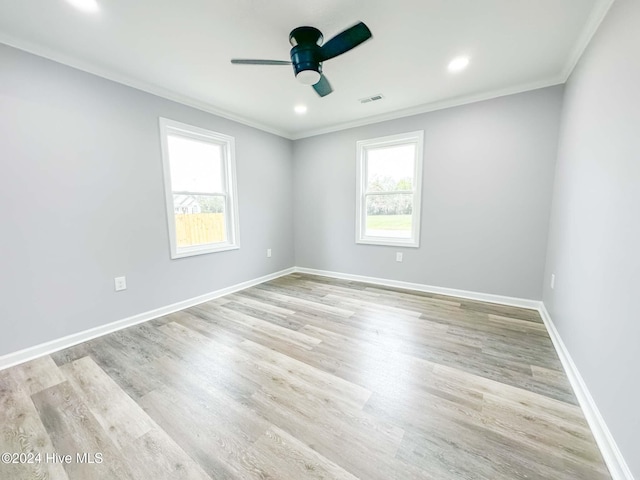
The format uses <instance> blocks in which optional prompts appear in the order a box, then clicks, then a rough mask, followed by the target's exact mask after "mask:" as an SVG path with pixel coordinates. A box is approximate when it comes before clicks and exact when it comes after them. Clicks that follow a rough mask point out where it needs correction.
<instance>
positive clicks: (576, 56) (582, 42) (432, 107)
mask: <svg viewBox="0 0 640 480" xmlns="http://www.w3.org/2000/svg"><path fill="white" fill-rule="evenodd" d="M614 1H615V0H603V1H602V2H599V3H598V4H597V5H596V6H595V7H594V9H593V11H592V12H591V15H590V16H589V19H588V21H587V24H586V26H585V27H584V29H583V31H582V33H581V35H580V37H579V39H578V41H577V42H576V45H575V46H574V48H573V51H572V53H571V54H570V56H569V59H568V61H567V63H566V64H565V66H564V68H563V69H562V71H561V72H560V73H559V75H557V76H553V77H550V78H547V79H544V80H540V81H536V82H532V83H525V84H521V85H516V86H513V87H508V88H503V89H497V90H493V91H489V92H483V93H479V94H473V95H466V96H460V97H455V98H450V99H446V100H443V101H439V102H431V103H425V104H421V105H417V106H414V107H409V108H404V109H400V110H394V111H391V112H387V113H382V114H379V115H374V116H370V117H365V118H361V119H357V120H353V121H348V122H343V123H338V124H335V125H330V126H327V127H321V128H315V129H309V130H302V131H300V132H289V131H285V130H280V129H277V128H274V127H272V126H270V125H267V124H264V123H260V122H256V121H255V120H252V119H250V118H246V117H243V116H241V115H237V114H235V113H232V112H229V111H227V110H224V109H221V108H218V107H216V106H215V105H212V104H210V103H208V102H203V101H200V100H197V99H195V98H192V97H189V96H187V95H182V94H179V93H177V92H174V91H171V90H168V89H165V88H162V87H159V86H158V85H154V84H151V83H147V82H142V81H139V80H136V79H134V78H132V77H130V76H127V75H123V74H120V73H117V72H114V71H112V70H110V69H106V68H104V67H99V66H97V65H93V64H90V63H87V62H82V61H79V60H77V59H74V58H72V57H69V56H66V55H61V54H59V53H57V52H54V51H53V50H51V49H48V48H46V47H43V46H41V45H35V44H33V43H30V42H26V41H23V40H19V39H17V38H14V37H12V36H9V35H6V34H2V33H0V43H4V44H6V45H9V46H11V47H14V48H17V49H20V50H24V51H26V52H29V53H31V54H34V55H37V56H39V57H43V58H47V59H49V60H52V61H54V62H58V63H61V64H64V65H67V66H70V67H72V68H75V69H77V70H81V71H84V72H87V73H90V74H93V75H97V76H99V77H102V78H105V79H107V80H111V81H114V82H117V83H120V84H123V85H126V86H129V87H132V88H135V89H137V90H141V91H143V92H146V93H150V94H152V95H156V96H158V97H161V98H165V99H167V100H171V101H174V102H177V103H180V104H182V105H186V106H189V107H193V108H196V109H198V110H202V111H204V112H207V113H211V114H213V115H217V116H219V117H222V118H226V119H227V120H232V121H234V122H237V123H239V124H242V125H246V126H248V127H252V128H256V129H258V130H262V131H264V132H267V133H271V134H273V135H277V136H279V137H283V138H286V139H288V140H300V139H303V138H308V137H314V136H318V135H324V134H327V133H333V132H338V131H341V130H347V129H350V128H357V127H363V126H366V125H372V124H375V123H381V122H386V121H389V120H396V119H399V118H404V117H409V116H413V115H420V114H423V113H429V112H434V111H437V110H444V109H446V108H451V107H459V106H462V105H467V104H470V103H476V102H482V101H485V100H491V99H494V98H499V97H504V96H508V95H514V94H517V93H523V92H527V91H531V90H537V89H540V88H545V87H551V86H554V85H559V84H564V83H566V81H567V80H568V78H569V76H570V75H571V73H572V72H573V70H574V69H575V67H576V65H577V64H578V61H579V60H580V58H581V57H582V55H583V53H584V51H585V50H586V48H587V46H588V45H589V43H590V41H591V39H592V38H593V36H594V34H595V33H596V31H597V30H598V27H599V26H600V24H601V23H602V21H603V20H604V18H605V17H606V15H607V13H608V11H609V9H610V8H611V6H612V5H613V3H614Z"/></svg>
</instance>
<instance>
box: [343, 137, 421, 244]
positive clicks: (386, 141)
mask: <svg viewBox="0 0 640 480" xmlns="http://www.w3.org/2000/svg"><path fill="white" fill-rule="evenodd" d="M407 144H415V146H416V149H415V152H416V158H415V163H414V173H413V174H414V181H413V190H412V193H413V209H412V213H411V215H412V220H413V221H412V229H411V237H410V238H396V237H382V236H372V235H366V221H367V215H366V214H367V195H369V194H374V192H371V193H368V192H367V190H366V189H367V152H368V150H369V149H375V148H384V147H392V146H396V145H407ZM423 146H424V130H418V131H415V132H408V133H401V134H399V135H389V136H386V137H379V138H372V139H369V140H360V141H358V142H357V143H356V150H357V157H356V158H357V167H356V168H357V172H356V243H362V244H369V245H388V246H399V247H413V248H418V247H419V246H420V219H421V216H420V206H421V204H422V163H423ZM408 192H409V191H403V193H408ZM393 193H399V192H390V193H389V194H393ZM375 194H378V195H379V194H380V193H379V192H375Z"/></svg>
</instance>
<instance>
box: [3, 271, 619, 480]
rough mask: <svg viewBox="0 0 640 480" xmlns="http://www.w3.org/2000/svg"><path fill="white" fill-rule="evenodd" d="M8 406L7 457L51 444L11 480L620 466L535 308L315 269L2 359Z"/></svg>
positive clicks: (540, 475) (433, 474)
mask: <svg viewBox="0 0 640 480" xmlns="http://www.w3.org/2000/svg"><path fill="white" fill-rule="evenodd" d="M0 402H1V405H0V425H1V428H2V432H1V436H0V452H14V453H19V452H23V453H27V454H31V455H32V456H35V454H37V453H40V454H41V460H40V462H35V463H22V464H12V463H9V464H5V463H0V478H1V479H2V480H5V479H6V480H19V479H35V478H38V479H45V478H48V479H55V480H57V479H72V480H74V479H79V480H99V479H140V480H142V479H144V480H148V479H153V480H160V479H209V478H211V479H216V480H217V479H263V480H264V479H280V480H282V479H292V480H302V479H351V480H353V479H363V480H364V479H367V480H368V479H380V480H389V479H398V480H408V479H433V480H450V479H451V480H453V479H456V480H457V479H488V480H489V479H490V480H496V479H505V480H506V479H509V480H514V479H516V480H517V479H528V480H535V479H549V480H564V479H579V480H600V479H608V478H610V476H609V474H608V472H607V469H606V467H605V465H604V464H603V461H602V458H601V455H600V452H599V451H598V449H597V447H596V445H595V442H594V439H593V437H592V434H591V432H590V430H589V428H588V426H587V424H586V422H585V420H584V417H583V415H582V412H581V410H580V408H579V407H578V406H577V405H576V400H575V397H574V395H573V393H572V391H571V388H570V386H569V384H568V381H567V378H566V376H565V374H564V373H563V371H562V367H561V364H560V361H559V359H558V357H557V355H556V353H555V351H554V349H553V346H552V343H551V340H550V338H549V336H548V334H547V332H546V330H545V327H544V325H543V324H542V323H541V320H540V317H539V316H538V314H537V312H535V311H532V310H525V309H519V308H513V307H505V306H499V305H492V304H486V303H480V302H475V301H469V300H463V299H459V298H454V297H445V296H441V295H432V294H427V293H418V292H410V291H403V290H399V289H393V288H386V287H380V286H374V285H367V284H363V283H356V282H348V281H341V280H335V279H329V278H323V277H315V276H309V275H302V274H294V275H289V276H287V277H283V278H280V279H277V280H274V281H271V282H268V283H265V284H261V285H258V286H255V287H252V288H250V289H247V290H244V291H242V292H238V293H235V294H232V295H228V296H226V297H223V298H220V299H218V300H214V301H211V302H208V303H204V304H201V305H198V306H196V307H193V308H189V309H187V310H184V311H181V312H177V313H174V314H171V315H168V316H166V317H163V318H160V319H157V320H153V321H151V322H147V323H145V324H141V325H138V326H135V327H131V328H128V329H126V330H122V331H119V332H116V333H113V334H110V335H107V336H104V337H101V338H98V339H96V340H92V341H90V342H86V343H83V344H81V345H78V346H76V347H72V348H69V349H67V350H64V351H61V352H58V353H56V354H54V355H51V356H47V357H43V358H40V359H37V360H34V361H32V362H29V363H26V364H23V365H20V366H17V367H13V368H11V369H7V370H4V371H1V372H0ZM53 452H57V453H58V454H59V455H67V454H68V455H71V456H72V457H73V461H71V462H70V463H68V464H65V463H60V462H59V461H53V460H52V458H51V457H50V456H49V457H48V458H47V457H46V455H47V454H49V455H50V454H52V453H53ZM77 453H81V454H83V453H86V454H88V455H89V457H88V458H92V459H93V460H94V461H96V463H87V462H86V461H85V462H82V461H78V459H77V458H76V454H77ZM95 454H100V455H101V456H102V462H101V463H99V459H100V457H96V456H95ZM25 459H26V457H25Z"/></svg>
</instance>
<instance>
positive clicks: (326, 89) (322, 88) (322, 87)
mask: <svg viewBox="0 0 640 480" xmlns="http://www.w3.org/2000/svg"><path fill="white" fill-rule="evenodd" d="M312 86H313V89H314V90H315V91H316V93H317V94H318V95H320V96H321V97H324V96H326V95H329V94H330V93H331V92H333V88H331V84H330V83H329V80H327V77H325V76H324V75H321V76H320V80H318V83H316V84H315V85H312Z"/></svg>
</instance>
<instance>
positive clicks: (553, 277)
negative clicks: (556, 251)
mask: <svg viewBox="0 0 640 480" xmlns="http://www.w3.org/2000/svg"><path fill="white" fill-rule="evenodd" d="M555 286H556V274H555V273H552V274H551V290H553V289H554V288H555Z"/></svg>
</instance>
